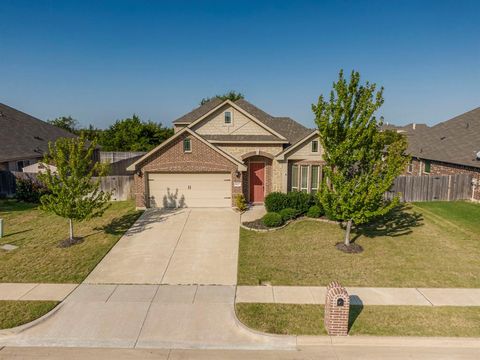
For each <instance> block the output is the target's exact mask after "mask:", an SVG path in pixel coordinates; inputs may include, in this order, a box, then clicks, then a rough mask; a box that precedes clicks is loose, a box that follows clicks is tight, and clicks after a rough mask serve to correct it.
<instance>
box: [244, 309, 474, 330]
mask: <svg viewBox="0 0 480 360" xmlns="http://www.w3.org/2000/svg"><path fill="white" fill-rule="evenodd" d="M236 312H237V316H238V318H239V320H240V321H241V322H243V323H244V324H245V325H247V326H248V327H250V328H252V329H256V330H260V331H263V332H268V333H272V334H284V335H286V334H289V335H326V331H325V328H324V325H323V314H324V307H323V306H322V305H290V304H236ZM479 323H480V307H452V306H444V307H432V306H365V307H360V306H352V307H350V319H349V327H350V331H349V334H350V335H378V336H468V337H478V336H480V326H478V324H479Z"/></svg>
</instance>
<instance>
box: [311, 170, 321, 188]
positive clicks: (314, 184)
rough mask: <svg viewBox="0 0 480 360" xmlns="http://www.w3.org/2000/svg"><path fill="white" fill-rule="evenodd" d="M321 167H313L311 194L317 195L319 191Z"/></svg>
mask: <svg viewBox="0 0 480 360" xmlns="http://www.w3.org/2000/svg"><path fill="white" fill-rule="evenodd" d="M319 170H320V166H318V165H312V169H311V171H310V173H311V174H310V192H311V193H312V194H315V193H316V192H317V191H318V178H319V176H318V175H319V173H320V171H319Z"/></svg>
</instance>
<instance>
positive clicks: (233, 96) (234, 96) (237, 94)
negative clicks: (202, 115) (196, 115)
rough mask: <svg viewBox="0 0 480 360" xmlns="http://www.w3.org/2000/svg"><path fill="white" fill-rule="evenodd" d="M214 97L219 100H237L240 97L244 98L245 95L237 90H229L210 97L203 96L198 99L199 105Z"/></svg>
mask: <svg viewBox="0 0 480 360" xmlns="http://www.w3.org/2000/svg"><path fill="white" fill-rule="evenodd" d="M215 98H219V99H221V100H230V101H237V100H240V99H245V96H244V95H243V94H242V93H240V92H237V91H235V90H230V91H228V92H226V93H225V94H223V95H215V96H214V97H211V98H203V99H202V101H200V105H203V104H205V103H207V102H209V101H210V100H212V99H215Z"/></svg>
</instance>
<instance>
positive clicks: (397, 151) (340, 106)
mask: <svg viewBox="0 0 480 360" xmlns="http://www.w3.org/2000/svg"><path fill="white" fill-rule="evenodd" d="M375 89H376V85H375V84H370V83H369V82H366V83H365V85H360V74H359V73H358V72H355V71H352V73H351V77H350V81H349V82H348V83H347V80H346V79H345V78H344V77H343V71H340V75H339V79H338V81H337V82H336V83H334V84H333V90H332V91H331V93H330V99H329V101H325V100H324V98H323V96H320V97H319V100H318V103H317V105H312V109H313V112H314V114H315V121H316V123H317V125H318V129H319V131H320V141H321V143H322V146H323V149H324V155H323V157H324V160H325V162H326V165H325V166H324V174H325V176H324V179H325V181H323V183H322V185H321V190H320V192H319V200H320V202H321V204H322V206H323V208H324V210H325V212H326V214H327V215H328V216H330V217H331V218H334V219H336V220H342V221H345V222H346V223H347V224H346V233H345V245H346V246H350V231H351V228H352V225H358V224H362V223H366V222H369V221H371V220H372V219H374V218H375V217H378V216H382V215H385V214H386V213H388V212H389V211H390V210H391V209H392V208H394V207H395V206H396V205H397V204H398V202H399V198H398V196H396V197H394V199H393V200H391V201H386V200H385V199H384V193H385V192H386V191H388V190H389V189H390V187H391V186H392V184H393V181H394V179H395V178H396V177H397V176H398V175H400V174H401V173H402V171H403V169H404V168H405V166H406V164H407V162H408V157H406V156H405V155H404V152H405V149H406V140H405V138H404V137H392V136H387V135H388V134H385V133H383V132H381V131H380V127H381V125H382V122H383V118H380V119H379V120H377V118H376V117H375V115H374V114H375V112H376V111H377V110H378V109H379V108H380V106H381V105H382V104H383V95H382V93H383V88H381V89H380V90H379V91H377V92H376V91H375Z"/></svg>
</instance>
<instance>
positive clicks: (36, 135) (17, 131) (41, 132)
mask: <svg viewBox="0 0 480 360" xmlns="http://www.w3.org/2000/svg"><path fill="white" fill-rule="evenodd" d="M0 129H1V130H0V170H7V171H22V170H23V168H24V167H26V166H28V165H31V164H35V163H37V162H38V161H40V160H41V159H42V158H43V155H44V154H45V153H46V152H47V151H48V143H49V142H55V140H57V139H58V138H62V137H66V138H71V137H75V135H73V134H71V133H69V132H68V131H65V130H63V129H60V128H58V127H56V126H53V125H50V124H48V123H46V122H44V121H42V120H40V119H37V118H35V117H33V116H30V115H28V114H25V113H23V112H21V111H19V110H16V109H14V108H11V107H9V106H7V105H5V104H1V103H0Z"/></svg>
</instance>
